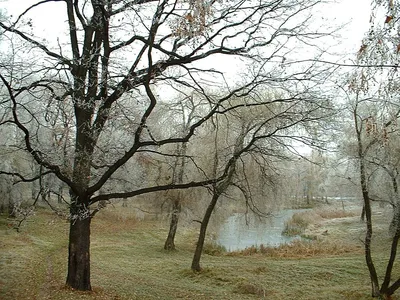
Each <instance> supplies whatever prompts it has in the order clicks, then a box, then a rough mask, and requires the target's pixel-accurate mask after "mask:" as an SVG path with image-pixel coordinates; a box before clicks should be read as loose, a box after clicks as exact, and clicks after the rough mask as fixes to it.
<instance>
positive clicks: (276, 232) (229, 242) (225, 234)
mask: <svg viewBox="0 0 400 300" xmlns="http://www.w3.org/2000/svg"><path fill="white" fill-rule="evenodd" d="M302 211H306V209H285V210H282V211H280V212H278V213H275V214H274V215H273V216H271V217H268V218H261V219H260V218H258V217H252V218H249V217H248V218H247V222H246V216H245V215H244V214H234V215H232V216H230V217H229V218H228V219H227V220H226V222H225V223H224V224H223V225H222V226H221V228H220V230H219V232H218V235H217V240H216V242H217V244H219V245H221V246H224V247H225V248H226V250H227V251H236V250H242V249H245V248H247V247H250V246H253V245H254V246H260V245H261V244H263V245H264V246H272V247H276V246H279V245H281V244H285V243H289V242H291V241H293V240H295V239H300V237H299V236H297V237H288V236H284V235H282V231H283V229H284V226H285V222H286V221H287V220H289V219H290V218H291V217H292V216H293V214H295V213H297V212H302Z"/></svg>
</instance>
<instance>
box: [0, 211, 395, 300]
mask: <svg viewBox="0 0 400 300" xmlns="http://www.w3.org/2000/svg"><path fill="white" fill-rule="evenodd" d="M313 213H315V212H313ZM132 215H133V214H129V211H127V210H126V209H124V210H123V211H122V210H121V209H120V208H112V209H107V210H106V211H104V212H101V213H99V214H98V215H97V216H96V218H95V219H94V220H93V223H92V243H91V262H92V286H93V292H90V293H82V292H77V291H72V290H70V289H68V288H66V287H65V286H64V281H65V277H66V262H67V261H66V260H67V237H68V223H67V222H66V221H65V220H63V219H61V218H59V217H57V216H55V215H54V214H52V213H51V212H48V211H45V210H40V211H38V212H37V213H36V215H35V216H34V217H32V218H30V219H29V220H28V222H27V223H26V224H25V225H24V226H23V228H22V230H21V232H20V233H17V232H16V231H15V230H12V229H10V228H9V226H8V222H9V220H7V219H5V218H4V217H1V218H0V235H1V236H0V299H40V300H41V299H310V300H312V299H372V298H371V297H370V296H369V295H370V283H369V277H368V272H367V269H366V266H365V263H364V258H363V250H362V242H361V240H360V239H362V236H363V227H364V225H363V224H361V223H360V222H359V220H358V217H357V216H351V215H350V216H349V215H346V216H344V217H343V218H341V217H340V216H339V217H340V218H338V215H337V214H332V215H331V216H329V214H328V216H326V215H325V216H324V217H323V214H322V213H316V215H315V216H314V217H312V219H313V220H314V222H312V223H310V224H309V227H308V229H307V230H308V231H307V232H306V234H307V235H308V236H313V237H314V238H315V241H314V242H304V243H297V244H294V245H292V246H283V247H281V248H280V249H267V248H264V249H262V250H263V251H260V250H254V249H253V251H250V250H249V251H242V252H240V253H223V254H220V255H207V254H204V255H203V257H202V266H203V268H204V270H203V271H202V272H200V273H193V272H192V271H191V270H190V263H191V259H192V253H193V249H194V244H195V240H196V235H195V232H194V231H193V228H179V229H180V230H179V234H178V236H177V247H178V250H177V251H173V252H166V251H164V250H163V249H162V248H163V242H164V239H165V237H166V234H167V226H166V224H165V222H161V221H154V220H146V219H145V220H142V221H137V220H136V219H135V218H134V217H132ZM378 217H379V218H381V219H382V220H384V219H385V218H384V217H382V216H377V217H376V218H378ZM383 227H384V226H382V229H379V227H378V231H379V230H381V233H382V234H378V236H379V238H378V239H377V240H375V241H374V243H375V244H376V251H375V259H376V262H377V268H378V271H379V274H382V273H383V270H384V267H385V266H384V261H385V259H386V257H387V255H388V254H387V249H386V247H385V246H384V245H385V243H386V240H387V236H386V234H385V233H384V232H385V230H384V229H383ZM395 268H396V270H395V274H397V275H399V274H400V267H399V264H397V265H396V267H395ZM394 299H400V296H399V294H396V296H395V297H394Z"/></svg>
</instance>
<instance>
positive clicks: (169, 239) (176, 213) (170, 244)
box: [164, 199, 181, 250]
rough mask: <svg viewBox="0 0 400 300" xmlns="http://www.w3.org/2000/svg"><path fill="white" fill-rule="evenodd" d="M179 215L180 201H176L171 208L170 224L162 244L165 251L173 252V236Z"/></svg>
mask: <svg viewBox="0 0 400 300" xmlns="http://www.w3.org/2000/svg"><path fill="white" fill-rule="evenodd" d="M180 213H181V201H180V199H176V200H175V201H174V203H173V206H172V215H171V223H170V226H169V232H168V237H167V240H166V241H165V244H164V249H165V250H175V234H176V229H177V228H178V221H179V215H180Z"/></svg>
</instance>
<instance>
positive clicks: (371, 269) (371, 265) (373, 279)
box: [355, 117, 380, 297]
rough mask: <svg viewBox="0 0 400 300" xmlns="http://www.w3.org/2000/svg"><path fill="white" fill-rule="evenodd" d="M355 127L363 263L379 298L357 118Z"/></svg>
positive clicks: (370, 218)
mask: <svg viewBox="0 0 400 300" xmlns="http://www.w3.org/2000/svg"><path fill="white" fill-rule="evenodd" d="M355 122H356V123H355V125H356V126H355V127H356V130H357V146H358V149H357V150H358V151H357V152H358V159H359V171H360V185H361V192H362V197H363V201H364V202H363V204H364V205H363V213H362V214H361V215H362V216H363V215H364V216H365V219H366V225H367V232H366V234H365V242H364V251H365V262H366V263H367V267H368V271H369V275H370V279H371V288H372V297H379V296H380V292H379V282H378V275H377V273H376V269H375V265H374V262H373V259H372V254H371V240H372V211H371V200H370V198H369V190H368V184H367V175H366V170H365V157H364V155H365V153H364V150H363V145H362V139H361V132H360V131H358V125H357V117H355Z"/></svg>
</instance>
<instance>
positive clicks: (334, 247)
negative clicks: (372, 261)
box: [227, 240, 363, 258]
mask: <svg viewBox="0 0 400 300" xmlns="http://www.w3.org/2000/svg"><path fill="white" fill-rule="evenodd" d="M362 251H363V249H362V245H361V244H351V243H345V242H341V241H337V240H333V241H331V240H316V241H303V240H297V241H293V242H291V243H288V244H284V245H281V246H279V247H265V246H263V245H260V247H255V246H252V247H248V248H246V249H244V250H241V251H235V252H230V253H228V254H227V255H228V256H238V255H243V256H249V255H255V254H260V255H264V256H268V257H275V258H308V257H324V256H335V255H342V254H361V253H362Z"/></svg>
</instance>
